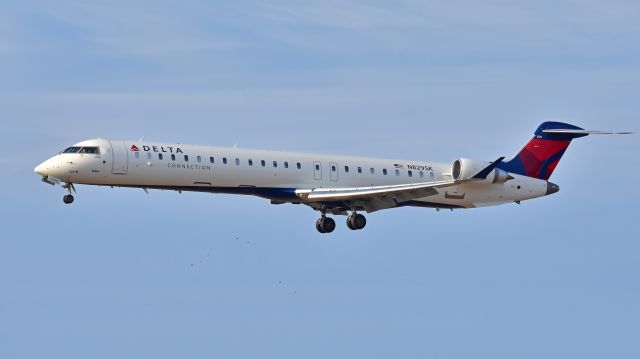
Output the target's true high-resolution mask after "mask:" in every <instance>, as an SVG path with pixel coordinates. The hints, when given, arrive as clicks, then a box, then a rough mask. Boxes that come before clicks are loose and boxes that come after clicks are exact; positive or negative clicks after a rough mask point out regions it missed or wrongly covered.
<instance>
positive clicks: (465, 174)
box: [451, 158, 513, 184]
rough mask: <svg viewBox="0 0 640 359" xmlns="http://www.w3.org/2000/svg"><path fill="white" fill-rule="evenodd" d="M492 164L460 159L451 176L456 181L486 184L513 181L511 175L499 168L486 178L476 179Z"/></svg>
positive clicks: (455, 164) (454, 163)
mask: <svg viewBox="0 0 640 359" xmlns="http://www.w3.org/2000/svg"><path fill="white" fill-rule="evenodd" d="M490 164H491V163H490V162H482V161H476V160H472V159H469V158H458V159H457V160H455V161H453V165H451V176H452V177H453V179H454V180H456V181H473V182H477V183H486V184H492V183H505V182H507V181H508V180H510V179H513V177H512V176H510V175H509V173H507V172H506V171H504V170H501V169H499V168H495V169H494V170H493V171H491V172H490V173H489V174H488V175H487V176H486V177H485V178H474V176H476V175H477V174H478V173H479V172H480V171H482V170H483V169H485V168H487V166H489V165H490Z"/></svg>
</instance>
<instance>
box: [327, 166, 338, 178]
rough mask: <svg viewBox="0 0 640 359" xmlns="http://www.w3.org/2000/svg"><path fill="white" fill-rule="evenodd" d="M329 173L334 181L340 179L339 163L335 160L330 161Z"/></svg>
mask: <svg viewBox="0 0 640 359" xmlns="http://www.w3.org/2000/svg"><path fill="white" fill-rule="evenodd" d="M329 174H330V177H331V180H332V181H337V180H338V164H337V163H335V162H329Z"/></svg>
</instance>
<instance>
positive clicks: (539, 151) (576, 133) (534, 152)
mask: <svg viewBox="0 0 640 359" xmlns="http://www.w3.org/2000/svg"><path fill="white" fill-rule="evenodd" d="M590 132H591V131H585V130H584V129H582V128H580V127H577V126H574V125H570V124H567V123H562V122H544V123H543V124H541V125H540V126H539V127H538V129H537V130H536V132H535V135H534V137H533V138H532V139H531V140H530V141H529V142H528V143H527V144H526V145H525V146H524V148H523V149H522V150H520V152H519V153H518V154H517V155H516V156H515V157H514V158H512V159H511V160H509V161H507V162H503V163H502V164H500V165H499V166H498V168H500V169H502V170H505V171H507V172H510V173H515V174H519V175H524V176H529V177H535V178H539V179H544V180H548V179H549V177H551V174H552V173H553V170H554V169H555V168H556V166H557V165H558V163H559V162H560V158H562V155H564V152H565V151H566V150H567V148H568V147H569V144H570V143H571V140H572V139H574V138H578V137H584V136H587V135H589V133H590Z"/></svg>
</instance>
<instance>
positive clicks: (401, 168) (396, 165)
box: [393, 163, 404, 170]
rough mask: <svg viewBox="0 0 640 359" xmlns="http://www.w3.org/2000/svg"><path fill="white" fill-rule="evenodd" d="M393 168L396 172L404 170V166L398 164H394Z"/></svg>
mask: <svg viewBox="0 0 640 359" xmlns="http://www.w3.org/2000/svg"><path fill="white" fill-rule="evenodd" d="M393 167H395V169H397V170H403V169H404V165H403V164H399V163H394V164H393Z"/></svg>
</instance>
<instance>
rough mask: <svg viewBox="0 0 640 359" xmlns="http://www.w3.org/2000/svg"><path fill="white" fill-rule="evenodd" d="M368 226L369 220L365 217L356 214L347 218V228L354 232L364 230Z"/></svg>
mask: <svg viewBox="0 0 640 359" xmlns="http://www.w3.org/2000/svg"><path fill="white" fill-rule="evenodd" d="M366 225H367V219H366V218H365V216H363V215H361V214H358V213H354V214H352V215H350V216H349V217H347V227H349V229H352V230H358V229H362V228H364V226H366Z"/></svg>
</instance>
